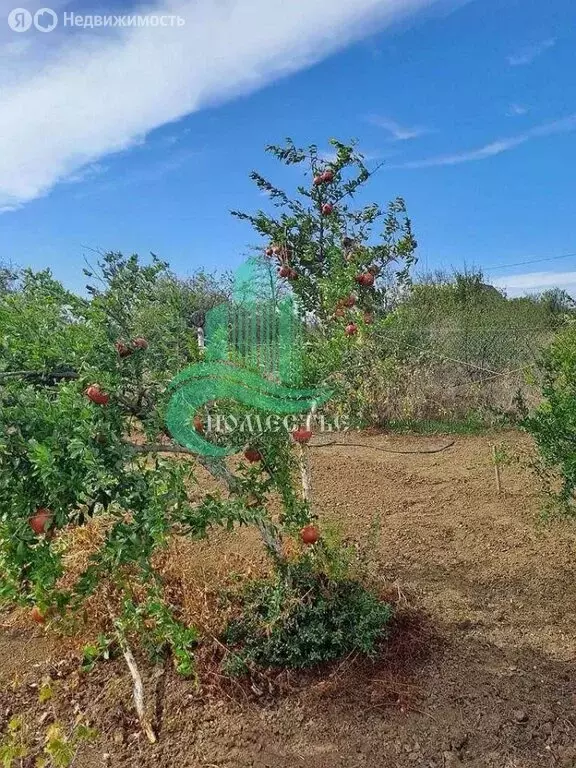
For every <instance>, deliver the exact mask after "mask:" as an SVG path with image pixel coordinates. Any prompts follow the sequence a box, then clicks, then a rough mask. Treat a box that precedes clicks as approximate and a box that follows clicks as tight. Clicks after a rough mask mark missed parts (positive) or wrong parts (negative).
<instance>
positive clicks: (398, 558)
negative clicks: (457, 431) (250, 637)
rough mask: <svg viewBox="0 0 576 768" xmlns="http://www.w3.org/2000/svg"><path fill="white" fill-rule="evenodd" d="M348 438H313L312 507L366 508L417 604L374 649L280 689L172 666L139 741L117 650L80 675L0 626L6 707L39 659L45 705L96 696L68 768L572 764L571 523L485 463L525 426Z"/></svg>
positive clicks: (388, 573)
mask: <svg viewBox="0 0 576 768" xmlns="http://www.w3.org/2000/svg"><path fill="white" fill-rule="evenodd" d="M339 439H340V438H339ZM348 439H354V440H355V441H360V442H365V443H366V444H368V445H369V446H370V447H366V448H357V447H352V446H340V445H338V446H336V445H334V446H328V447H324V448H317V449H315V450H314V452H313V461H312V471H313V480H314V486H315V502H316V504H317V507H318V510H319V512H320V515H321V519H323V520H331V521H334V522H336V523H338V524H339V525H340V526H341V527H342V529H343V531H344V532H345V535H346V536H347V537H348V538H350V539H351V540H355V541H366V540H367V539H368V538H370V537H371V536H372V534H371V533H370V530H371V522H372V520H373V519H375V520H377V521H378V523H379V533H378V536H377V541H376V544H375V545H376V551H377V560H378V568H379V570H380V571H381V573H382V574H383V575H384V576H385V577H386V579H387V580H388V581H389V582H390V583H391V584H392V583H393V584H395V587H394V589H396V590H398V589H399V590H400V593H399V594H400V595H401V596H402V595H405V596H406V598H407V601H408V602H409V603H410V605H411V606H413V607H414V608H415V609H418V610H419V611H421V612H422V613H423V614H424V617H425V618H422V619H421V620H418V619H417V618H414V619H412V620H411V623H409V624H408V625H406V626H405V627H404V629H403V630H401V628H399V629H398V630H397V632H396V634H395V635H394V637H393V638H392V640H391V642H390V646H389V649H388V652H387V654H386V657H385V658H383V659H380V660H379V661H378V662H376V663H374V664H370V663H366V662H364V663H359V662H354V661H353V660H348V661H346V662H344V663H343V664H341V665H339V666H336V667H335V668H334V669H333V670H332V673H331V676H330V677H329V678H328V679H327V680H323V681H322V680H319V679H314V678H313V677H311V678H310V680H309V681H308V683H307V684H304V683H303V682H302V680H299V681H297V682H296V681H295V684H294V686H293V690H292V691H291V692H290V691H289V692H286V693H285V694H284V695H282V696H281V697H278V698H276V699H272V698H271V697H269V696H268V695H266V692H262V693H263V695H262V696H261V697H260V698H259V697H258V696H257V695H256V694H254V695H250V696H248V697H246V698H244V699H243V698H242V697H241V696H231V697H229V698H227V697H217V696H211V695H209V694H207V693H204V694H201V693H198V692H197V691H195V689H194V686H193V685H192V684H191V683H190V682H184V681H180V680H177V679H176V678H175V677H174V676H173V675H172V673H168V677H167V680H166V686H165V693H164V696H163V701H162V712H161V713H160V714H161V722H162V728H161V739H160V743H159V744H158V746H157V747H154V748H153V749H150V748H148V747H147V746H146V745H145V744H144V743H143V741H142V737H141V736H140V735H138V729H137V727H136V723H135V720H134V716H133V712H132V710H131V706H130V696H129V683H128V681H127V680H126V677H125V675H124V670H123V668H122V666H121V665H120V664H119V663H117V662H114V663H111V664H109V665H104V666H101V667H99V668H98V670H97V671H96V672H94V673H93V674H92V675H91V676H89V677H88V678H80V679H79V678H78V677H77V676H75V674H74V672H73V666H72V667H69V668H67V667H66V665H63V666H62V667H54V666H52V667H50V666H49V663H48V662H47V661H46V659H47V657H48V656H49V655H50V653H51V651H53V650H54V649H53V643H52V642H51V641H49V640H46V639H43V638H41V637H39V638H37V639H35V638H34V636H33V635H31V634H29V633H24V634H23V633H16V634H15V631H14V630H10V631H8V630H4V631H3V633H2V634H0V681H1V682H2V687H3V690H2V693H0V714H5V712H6V711H7V710H9V711H10V712H16V711H22V709H25V710H26V711H27V713H28V715H27V716H28V717H29V718H30V721H31V723H32V724H33V725H34V724H35V723H36V722H37V720H38V719H39V718H41V717H42V708H41V707H39V705H38V704H37V703H33V702H35V701H36V699H35V698H34V694H33V693H31V691H33V689H30V682H33V681H34V680H36V681H37V680H38V678H39V676H40V675H41V674H43V673H45V672H46V670H48V671H50V672H51V674H53V675H54V676H58V675H60V676H61V678H62V694H61V696H60V699H58V696H56V697H55V698H56V700H57V703H56V704H55V706H57V707H60V708H61V711H62V712H63V713H68V712H72V711H74V707H76V709H77V710H82V711H84V710H90V711H91V713H92V716H93V718H94V721H95V724H96V727H97V728H98V729H99V731H100V733H101V737H100V739H99V741H98V742H97V743H96V744H95V745H94V746H93V747H91V748H89V749H85V750H83V751H82V752H81V753H80V755H79V756H78V759H77V760H76V762H75V763H74V765H75V766H76V768H91V767H92V766H99V765H109V766H113V767H116V766H121V765H122V766H138V767H139V768H151V767H152V766H161V767H162V768H163V767H164V766H166V768H168V767H169V766H190V767H192V766H193V767H194V768H196V767H198V768H200V767H201V766H203V767H204V768H213V767H214V766H219V767H220V766H221V767H222V768H237V767H240V766H253V767H254V768H265V767H269V768H300V767H304V766H306V768H395V767H396V766H417V767H420V766H421V767H422V768H444V767H445V766H458V765H460V764H463V765H468V766H478V767H480V766H493V767H494V768H532V767H533V766H565V767H567V768H570V767H571V766H572V767H575V766H576V727H575V724H576V670H575V666H574V659H575V656H576V611H575V610H574V606H575V605H576V546H575V545H576V523H569V522H553V523H549V524H546V525H543V524H541V523H540V522H539V520H538V511H539V506H540V499H539V497H538V495H537V492H536V488H535V482H534V480H533V479H532V477H531V475H530V474H529V473H528V472H527V471H526V470H523V469H521V468H519V467H506V468H504V469H503V484H504V491H505V492H504V494H503V495H501V496H498V495H497V493H496V489H495V483H494V470H493V466H492V464H491V456H490V445H491V443H492V442H499V441H501V440H506V441H507V442H508V443H509V444H510V445H511V446H516V447H519V448H521V449H522V450H525V449H526V445H527V443H526V441H525V440H524V439H523V438H521V437H519V436H518V435H516V434H514V433H508V434H505V435H498V436H495V437H492V438H487V437H458V438H457V439H456V444H455V445H454V446H453V447H451V448H449V449H448V450H446V451H444V452H441V453H435V454H414V455H399V454H392V453H384V452H381V451H379V450H377V447H378V446H380V447H382V446H384V447H386V446H387V447H392V448H396V449H399V450H425V449H429V448H434V447H438V446H441V445H443V444H445V443H446V442H447V439H446V438H442V437H437V438H422V437H384V436H366V435H363V436H362V437H361V438H358V436H355V437H354V438H351V437H350V438H348ZM17 654H22V655H21V656H20V658H21V659H22V661H21V662H20V663H18V662H17V661H15V658H16V657H17ZM35 663H39V664H40V666H39V667H34V666H33V665H34V664H35ZM15 676H16V677H17V678H18V681H19V684H18V685H9V683H10V681H13V680H14V679H15ZM71 680H72V681H73V684H71V683H70V681H71ZM64 691H65V692H66V693H64ZM98 696H102V703H101V704H98V703H97V702H96V704H94V702H95V701H96V700H97V697H98ZM105 755H107V756H105Z"/></svg>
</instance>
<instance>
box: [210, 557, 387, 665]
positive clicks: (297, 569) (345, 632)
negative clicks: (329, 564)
mask: <svg viewBox="0 0 576 768" xmlns="http://www.w3.org/2000/svg"><path fill="white" fill-rule="evenodd" d="M233 599H234V600H235V607H236V608H237V609H238V615H237V616H236V617H235V618H234V619H232V620H231V621H229V623H228V626H227V627H226V630H225V632H224V642H225V643H226V644H227V645H228V648H229V649H230V652H231V654H230V656H229V657H228V658H227V659H226V668H227V671H228V672H230V673H241V672H244V671H246V669H247V668H248V665H249V664H250V663H256V664H258V665H261V666H267V667H289V668H293V669H294V668H296V669H298V668H303V667H310V666H313V665H315V664H320V663H322V662H326V661H331V660H332V659H337V658H341V657H343V656H345V655H346V654H348V653H351V652H353V651H359V652H361V653H364V654H367V655H368V656H371V655H374V654H375V652H376V648H377V644H378V642H379V641H380V640H382V639H383V638H384V637H385V636H386V633H387V625H388V623H389V621H390V618H391V615H392V608H391V606H390V605H388V604H387V603H384V602H382V601H381V600H379V598H378V597H377V595H375V594H374V593H373V592H371V591H369V590H368V589H366V587H364V586H362V584H360V583H359V582H357V581H355V580H352V579H334V578H331V577H329V576H327V575H326V574H324V573H315V572H314V571H313V570H311V569H310V568H309V566H308V563H307V562H305V561H301V562H300V563H298V564H297V565H296V566H291V567H290V569H289V570H288V572H285V573H284V574H281V573H276V574H275V575H274V576H273V577H271V578H269V579H266V580H261V581H257V582H251V583H249V584H248V585H246V586H245V587H244V588H243V590H242V591H241V592H240V593H239V594H237V595H235V596H234V598H233Z"/></svg>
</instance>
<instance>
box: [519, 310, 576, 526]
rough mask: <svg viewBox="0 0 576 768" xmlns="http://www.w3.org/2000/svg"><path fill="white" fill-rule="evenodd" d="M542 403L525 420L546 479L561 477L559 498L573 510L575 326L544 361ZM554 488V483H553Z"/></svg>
mask: <svg viewBox="0 0 576 768" xmlns="http://www.w3.org/2000/svg"><path fill="white" fill-rule="evenodd" d="M542 367H543V370H544V384H543V388H542V395H543V402H542V403H541V405H540V406H539V407H538V408H537V409H536V410H535V411H534V412H533V413H532V414H531V415H530V416H529V417H528V418H527V419H526V420H525V421H524V426H525V428H526V429H527V431H528V432H529V433H530V434H531V435H532V437H533V438H534V440H535V441H536V445H537V446H538V450H539V452H540V456H541V458H542V461H543V470H544V472H545V475H546V478H547V479H549V480H551V479H552V478H550V476H549V473H550V472H553V473H557V474H559V476H560V480H561V490H560V493H559V494H558V500H559V501H560V502H562V504H563V505H564V506H565V508H566V509H567V510H569V511H570V512H571V513H572V514H573V513H574V511H575V510H574V491H575V489H576V325H575V324H574V323H573V322H572V323H570V325H569V326H568V327H567V328H566V329H565V330H564V331H562V332H561V333H559V334H558V336H557V337H556V338H555V339H554V341H553V343H552V344H551V345H550V347H549V349H548V350H547V351H546V354H545V355H544V358H543V361H542ZM550 489H551V490H552V489H553V484H552V485H550Z"/></svg>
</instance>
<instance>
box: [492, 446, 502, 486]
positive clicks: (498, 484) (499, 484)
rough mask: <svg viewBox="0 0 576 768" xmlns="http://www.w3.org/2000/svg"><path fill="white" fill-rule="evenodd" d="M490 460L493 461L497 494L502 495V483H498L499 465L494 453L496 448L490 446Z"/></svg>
mask: <svg viewBox="0 0 576 768" xmlns="http://www.w3.org/2000/svg"><path fill="white" fill-rule="evenodd" d="M492 459H493V461H494V474H495V476H496V491H497V492H498V494H501V493H502V483H501V481H500V464H499V462H498V455H497V453H496V446H495V445H493V446H492Z"/></svg>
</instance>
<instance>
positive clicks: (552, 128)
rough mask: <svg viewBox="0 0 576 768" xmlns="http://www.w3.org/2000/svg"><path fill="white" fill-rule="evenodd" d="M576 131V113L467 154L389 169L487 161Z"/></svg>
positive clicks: (413, 162)
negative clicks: (524, 145) (524, 146)
mask: <svg viewBox="0 0 576 768" xmlns="http://www.w3.org/2000/svg"><path fill="white" fill-rule="evenodd" d="M575 130H576V113H575V114H573V115H569V116H568V117H565V118H562V119H561V120H554V121H553V122H550V123H544V124H542V125H537V126H536V127H535V128H531V129H530V130H528V131H525V132H524V133H520V134H518V135H517V136H509V137H507V138H503V139H497V140H496V141H492V142H490V143H489V144H485V145H484V146H482V147H478V148H477V149H471V150H468V151H466V152H457V153H455V154H451V155H438V156H436V157H428V158H425V159H424V160H414V161H410V162H407V163H401V164H399V165H390V166H388V168H433V167H436V166H443V165H459V164H460V163H469V162H471V161H473V160H485V159H486V158H489V157H495V156H496V155H501V154H502V153H503V152H508V151H509V150H511V149H514V148H515V147H518V146H520V145H521V144H525V143H526V142H527V141H530V140H531V139H536V138H541V137H544V136H552V135H554V134H559V133H570V132H572V131H575Z"/></svg>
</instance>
